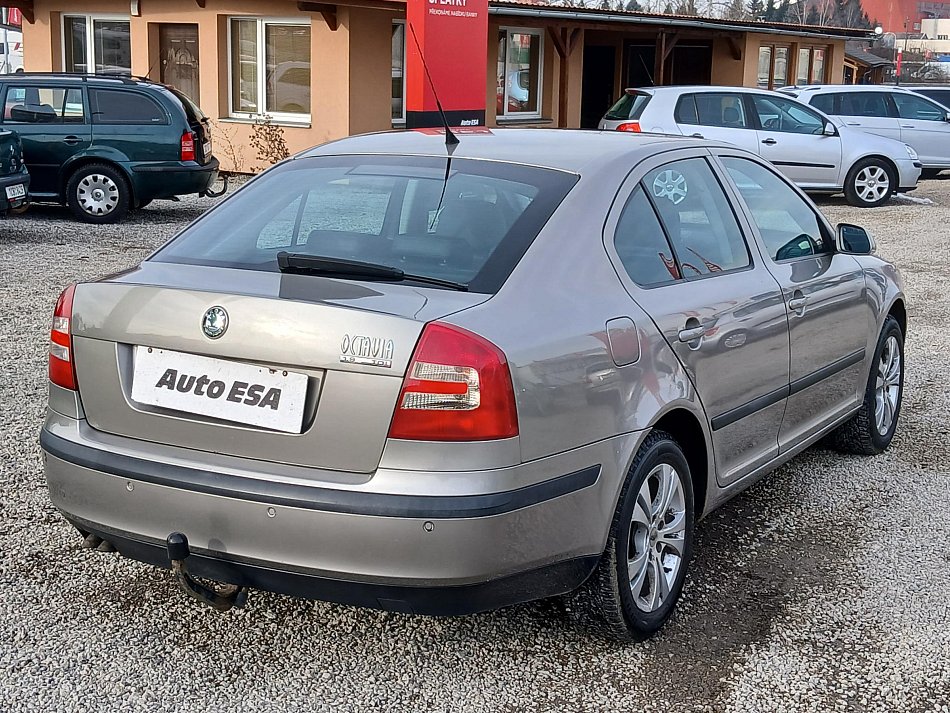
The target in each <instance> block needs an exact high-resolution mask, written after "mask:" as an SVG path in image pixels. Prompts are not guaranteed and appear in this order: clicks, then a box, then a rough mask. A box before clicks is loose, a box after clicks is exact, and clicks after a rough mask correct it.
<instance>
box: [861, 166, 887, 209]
mask: <svg viewBox="0 0 950 713" xmlns="http://www.w3.org/2000/svg"><path fill="white" fill-rule="evenodd" d="M890 187H891V177H890V176H889V175H888V174H887V171H886V170H884V168H882V167H881V166H865V167H864V168H862V169H861V170H860V171H858V175H857V176H855V177H854V191H855V193H857V194H858V197H859V198H860V199H861V200H863V201H864V202H865V203H874V202H876V201H879V200H881V199H882V198H884V196H886V195H887V192H888V191H889V190H890Z"/></svg>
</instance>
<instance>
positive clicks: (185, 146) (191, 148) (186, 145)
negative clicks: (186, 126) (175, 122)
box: [181, 131, 196, 161]
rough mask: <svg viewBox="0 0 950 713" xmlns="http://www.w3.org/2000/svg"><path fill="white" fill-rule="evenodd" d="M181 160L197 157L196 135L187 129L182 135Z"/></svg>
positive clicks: (190, 159)
mask: <svg viewBox="0 0 950 713" xmlns="http://www.w3.org/2000/svg"><path fill="white" fill-rule="evenodd" d="M181 160H182V161H194V160H196V159H195V135H194V133H193V132H191V131H186V132H185V133H183V134H182V135H181Z"/></svg>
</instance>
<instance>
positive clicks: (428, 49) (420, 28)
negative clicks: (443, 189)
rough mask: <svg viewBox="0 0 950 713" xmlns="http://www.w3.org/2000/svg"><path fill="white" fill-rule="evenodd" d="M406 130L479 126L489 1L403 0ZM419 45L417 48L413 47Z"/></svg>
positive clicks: (482, 112) (485, 75) (482, 113)
mask: <svg viewBox="0 0 950 713" xmlns="http://www.w3.org/2000/svg"><path fill="white" fill-rule="evenodd" d="M406 25H407V26H406V126H407V127H408V128H410V129H419V128H427V127H434V126H442V119H441V117H440V116H439V110H438V107H437V106H436V100H435V94H434V93H433V91H432V86H430V84H429V80H428V78H427V77H426V69H425V68H426V67H428V69H429V75H430V76H431V77H432V84H434V85H435V91H436V92H437V93H438V96H439V100H440V101H441V102H442V109H443V110H445V116H446V118H447V119H448V122H449V125H450V126H463V127H464V126H484V125H485V96H486V93H487V84H488V60H487V57H486V50H487V48H488V0H408V1H407V7H406ZM417 43H418V44H417Z"/></svg>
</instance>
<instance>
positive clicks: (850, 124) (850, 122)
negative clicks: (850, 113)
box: [845, 121, 861, 126]
mask: <svg viewBox="0 0 950 713" xmlns="http://www.w3.org/2000/svg"><path fill="white" fill-rule="evenodd" d="M845 123H846V124H847V125H848V126H861V122H860V121H847V122H845Z"/></svg>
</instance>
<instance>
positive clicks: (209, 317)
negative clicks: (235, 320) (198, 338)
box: [201, 306, 228, 339]
mask: <svg viewBox="0 0 950 713" xmlns="http://www.w3.org/2000/svg"><path fill="white" fill-rule="evenodd" d="M201 331H202V332H204V333H205V336H206V337H208V339H217V338H218V337H220V336H221V335H222V334H224V333H225V332H226V331H228V313H227V311H226V310H225V309H224V307H218V306H214V307H212V308H211V309H209V310H208V311H207V312H205V316H204V317H202V318H201Z"/></svg>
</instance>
